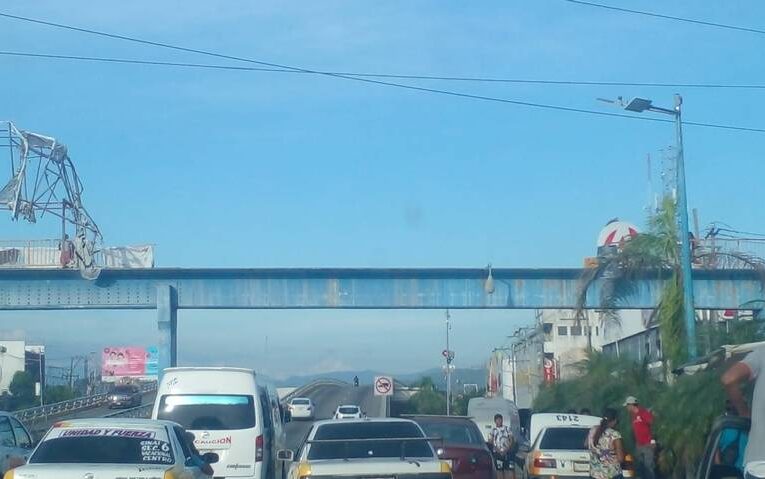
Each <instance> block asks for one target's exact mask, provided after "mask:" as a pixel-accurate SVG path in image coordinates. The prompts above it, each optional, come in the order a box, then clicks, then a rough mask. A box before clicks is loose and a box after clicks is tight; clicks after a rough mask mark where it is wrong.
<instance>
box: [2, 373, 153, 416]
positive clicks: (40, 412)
mask: <svg viewBox="0 0 765 479" xmlns="http://www.w3.org/2000/svg"><path fill="white" fill-rule="evenodd" d="M156 389H157V383H156V382H150V383H144V384H142V385H141V392H142V393H144V394H146V393H150V392H153V391H156ZM108 397H109V394H94V395H92V396H83V397H79V398H74V399H69V400H67V401H61V402H57V403H53V404H46V405H44V406H37V407H32V408H28V409H21V410H19V411H15V412H14V413H13V414H14V415H15V416H16V417H17V418H18V419H19V420H20V421H22V422H24V423H27V424H28V423H32V422H36V421H40V420H43V421H44V420H48V419H51V418H54V417H58V416H64V415H66V414H69V413H72V412H76V411H81V410H85V409H91V408H94V407H99V406H103V405H104V404H106V402H107V399H108Z"/></svg>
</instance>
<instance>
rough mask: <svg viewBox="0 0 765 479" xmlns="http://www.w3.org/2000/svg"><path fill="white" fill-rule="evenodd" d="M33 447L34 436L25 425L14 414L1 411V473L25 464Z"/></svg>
mask: <svg viewBox="0 0 765 479" xmlns="http://www.w3.org/2000/svg"><path fill="white" fill-rule="evenodd" d="M32 449H34V443H33V442H32V436H31V435H30V434H29V431H27V429H26V428H25V427H24V425H23V424H21V422H20V421H19V420H18V419H16V418H15V417H13V415H11V414H8V413H7V412H0V474H3V473H5V471H7V470H8V469H10V468H11V467H13V466H17V465H19V464H24V463H25V462H26V461H27V458H28V457H29V455H30V454H31V453H32Z"/></svg>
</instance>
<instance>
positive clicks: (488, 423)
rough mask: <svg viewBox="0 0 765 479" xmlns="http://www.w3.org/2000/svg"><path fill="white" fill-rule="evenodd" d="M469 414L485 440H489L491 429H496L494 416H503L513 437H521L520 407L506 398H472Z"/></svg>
mask: <svg viewBox="0 0 765 479" xmlns="http://www.w3.org/2000/svg"><path fill="white" fill-rule="evenodd" d="M467 414H468V416H470V418H471V419H472V420H473V422H474V423H476V424H477V425H478V428H479V429H480V430H481V433H482V434H483V437H484V439H485V440H487V441H488V440H489V435H490V434H491V429H492V428H493V427H494V415H495V414H502V420H503V421H504V424H505V425H507V426H510V430H511V431H512V432H513V437H515V438H516V439H520V437H521V418H520V417H519V416H518V407H517V406H516V405H515V403H514V402H513V401H509V400H507V399H505V398H501V397H496V398H472V399H471V400H470V401H468V409H467Z"/></svg>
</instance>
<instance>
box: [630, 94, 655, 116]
mask: <svg viewBox="0 0 765 479" xmlns="http://www.w3.org/2000/svg"><path fill="white" fill-rule="evenodd" d="M651 106H652V105H651V100H646V99H645V98H633V99H632V100H630V101H629V102H628V103H627V104H626V105H624V109H625V110H627V111H634V112H635V113H642V112H644V111H646V110H649V109H650V108H651Z"/></svg>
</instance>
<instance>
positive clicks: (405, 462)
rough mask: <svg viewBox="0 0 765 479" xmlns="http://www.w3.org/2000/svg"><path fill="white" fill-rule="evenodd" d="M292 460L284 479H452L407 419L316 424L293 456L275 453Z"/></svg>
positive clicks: (417, 428)
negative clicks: (364, 478)
mask: <svg viewBox="0 0 765 479" xmlns="http://www.w3.org/2000/svg"><path fill="white" fill-rule="evenodd" d="M279 458H280V459H282V460H284V461H291V466H290V469H289V473H288V475H287V479H301V478H306V477H309V476H310V478H311V479H322V478H333V479H342V478H349V479H350V478H354V479H355V478H358V477H362V476H363V477H390V478H392V477H406V478H409V479H418V478H427V479H451V477H452V474H451V468H450V466H449V464H448V463H447V462H445V461H441V460H440V459H439V458H438V456H437V455H436V452H435V451H434V450H433V446H432V445H431V444H430V440H429V438H426V437H425V433H424V432H423V431H422V429H421V428H420V426H418V425H417V423H415V422H414V421H411V420H408V419H392V418H380V419H349V420H347V421H333V420H327V421H318V422H316V423H315V424H314V425H313V426H312V427H311V430H310V431H309V432H308V435H307V436H306V440H305V442H304V443H303V445H302V446H301V447H300V449H299V450H298V452H297V453H295V452H293V451H290V450H284V451H279Z"/></svg>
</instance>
